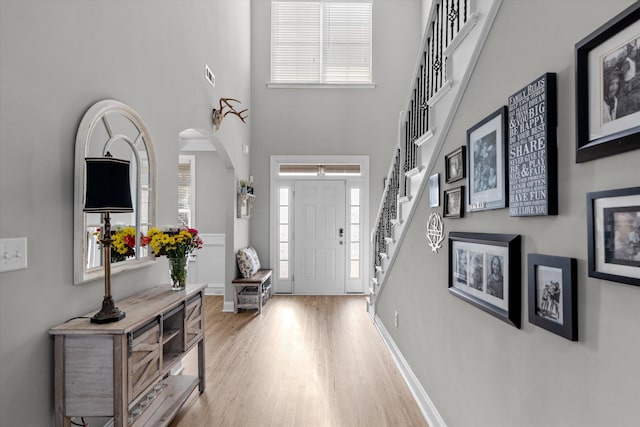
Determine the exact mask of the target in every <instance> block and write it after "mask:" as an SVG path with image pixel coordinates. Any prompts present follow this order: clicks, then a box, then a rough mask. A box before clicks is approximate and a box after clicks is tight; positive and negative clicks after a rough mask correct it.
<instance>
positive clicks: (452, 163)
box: [444, 145, 466, 184]
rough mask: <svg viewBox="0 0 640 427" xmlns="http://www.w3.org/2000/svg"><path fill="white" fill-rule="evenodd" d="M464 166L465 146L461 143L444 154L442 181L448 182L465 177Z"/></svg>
mask: <svg viewBox="0 0 640 427" xmlns="http://www.w3.org/2000/svg"><path fill="white" fill-rule="evenodd" d="M465 167H466V147H465V146H464V145H463V146H462V147H460V148H458V149H457V150H454V151H452V152H451V153H449V154H447V155H446V156H444V182H446V183H447V184H449V183H451V182H456V181H458V180H461V179H463V178H465V177H466V173H465V172H466V171H465Z"/></svg>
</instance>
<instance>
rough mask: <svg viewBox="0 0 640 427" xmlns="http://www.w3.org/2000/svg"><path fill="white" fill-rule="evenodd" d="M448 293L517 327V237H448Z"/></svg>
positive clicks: (455, 235)
mask: <svg viewBox="0 0 640 427" xmlns="http://www.w3.org/2000/svg"><path fill="white" fill-rule="evenodd" d="M449 292H450V293H451V294H452V295H455V296H456V297H458V298H460V299H462V300H464V301H466V302H468V303H470V304H472V305H474V306H476V307H478V308H480V309H481V310H484V311H486V312H487V313H489V314H491V315H492V316H495V317H497V318H498V319H500V320H503V321H505V322H507V323H509V324H510V325H513V326H515V327H516V328H519V327H520V236H519V235H517V234H486V233H463V232H454V231H452V232H450V233H449Z"/></svg>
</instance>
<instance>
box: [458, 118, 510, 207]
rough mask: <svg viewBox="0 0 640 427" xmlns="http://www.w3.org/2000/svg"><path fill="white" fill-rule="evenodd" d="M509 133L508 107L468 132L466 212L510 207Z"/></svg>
mask: <svg viewBox="0 0 640 427" xmlns="http://www.w3.org/2000/svg"><path fill="white" fill-rule="evenodd" d="M507 132H508V130H507V107H506V106H502V107H500V108H498V109H497V110H496V111H494V112H493V113H491V114H490V115H488V116H487V117H485V118H484V119H483V120H482V121H480V122H479V123H477V124H476V125H474V126H473V127H471V128H470V129H469V130H467V212H474V211H484V210H490V209H501V208H505V207H507V206H508V205H509V203H508V200H507V188H508V187H509V180H508V175H507V174H506V173H505V172H506V170H507V155H506V154H507V134H508V133H507Z"/></svg>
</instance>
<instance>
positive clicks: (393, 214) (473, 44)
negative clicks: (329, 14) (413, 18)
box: [367, 0, 502, 318]
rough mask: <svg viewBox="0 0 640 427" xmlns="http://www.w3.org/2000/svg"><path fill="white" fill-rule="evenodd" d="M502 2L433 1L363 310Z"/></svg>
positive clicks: (375, 238) (387, 267) (377, 291)
mask: <svg viewBox="0 0 640 427" xmlns="http://www.w3.org/2000/svg"><path fill="white" fill-rule="evenodd" d="M501 4H502V0H433V2H432V4H431V10H430V12H429V18H428V20H427V22H428V25H427V28H426V31H425V33H424V37H423V41H422V45H421V46H422V48H421V50H420V53H419V55H418V60H417V64H416V69H415V71H414V76H413V79H412V81H411V84H410V95H409V101H408V104H407V109H406V111H403V112H401V113H400V119H399V123H398V145H397V147H395V149H394V152H393V155H392V160H391V166H390V167H389V173H388V175H387V179H386V184H385V189H384V191H383V193H382V200H381V202H380V208H379V210H378V214H377V219H376V220H375V221H374V224H375V227H374V228H373V230H372V231H371V244H372V250H371V254H373V260H372V264H371V265H372V266H373V271H372V272H371V282H370V285H369V291H368V296H367V311H368V312H369V315H370V316H371V317H372V318H375V310H376V301H377V300H378V298H379V297H380V295H381V293H382V292H383V290H384V286H385V278H386V277H387V275H388V274H389V271H391V269H392V267H393V263H394V260H395V257H396V255H397V252H398V248H399V247H400V246H401V245H402V241H403V239H404V235H405V232H406V230H407V225H408V224H409V223H410V222H411V220H412V217H413V213H414V211H415V209H416V207H417V205H418V201H419V200H420V198H421V197H422V193H423V191H424V188H425V186H426V183H427V182H428V177H429V175H430V174H429V173H428V172H430V171H431V170H432V169H433V166H434V163H435V160H436V159H437V158H438V155H439V153H440V149H441V147H442V145H443V144H444V140H445V138H446V135H447V133H448V131H449V127H450V126H451V122H452V120H453V117H454V115H455V114H456V110H457V109H458V106H459V104H460V101H461V99H462V95H463V93H464V90H465V88H466V86H467V84H468V82H469V79H470V77H471V73H472V71H473V68H474V66H475V63H476V61H477V59H478V56H479V55H480V52H481V50H482V47H483V45H484V42H485V40H486V38H487V35H488V33H489V30H490V28H491V25H492V23H493V20H494V19H495V16H496V14H497V12H498V9H499V8H500V5H501Z"/></svg>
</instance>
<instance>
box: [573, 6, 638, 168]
mask: <svg viewBox="0 0 640 427" xmlns="http://www.w3.org/2000/svg"><path fill="white" fill-rule="evenodd" d="M639 51H640V3H638V2H635V3H634V4H633V5H631V6H630V7H629V8H627V9H625V10H624V11H622V12H621V13H620V14H618V15H617V16H615V17H614V18H613V19H611V20H609V21H608V22H607V23H605V24H604V25H602V26H601V27H600V28H598V29H597V30H595V31H594V32H593V33H591V34H589V35H588V36H587V37H585V38H584V39H582V40H581V41H580V42H578V43H577V44H576V120H577V123H576V125H577V129H576V130H577V132H576V137H577V140H576V163H581V162H586V161H589V160H594V159H597V158H600V157H605V156H611V155H613V154H618V153H623V152H625V151H630V150H635V149H638V148H640V135H638V133H640V54H639Z"/></svg>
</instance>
